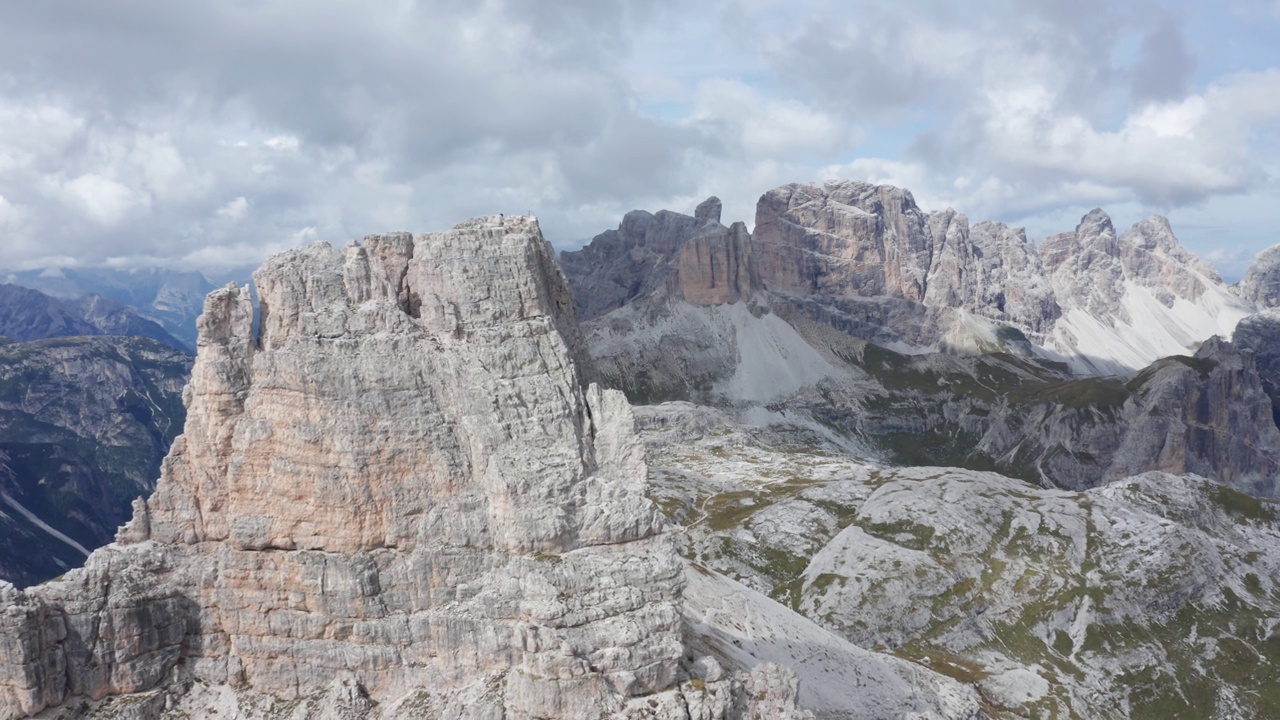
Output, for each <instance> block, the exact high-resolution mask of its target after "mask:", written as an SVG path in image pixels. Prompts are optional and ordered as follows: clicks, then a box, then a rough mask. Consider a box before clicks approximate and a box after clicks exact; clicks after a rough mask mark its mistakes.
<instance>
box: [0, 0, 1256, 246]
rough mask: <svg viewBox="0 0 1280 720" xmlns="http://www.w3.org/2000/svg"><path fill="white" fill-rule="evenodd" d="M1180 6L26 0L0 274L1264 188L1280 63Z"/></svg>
mask: <svg viewBox="0 0 1280 720" xmlns="http://www.w3.org/2000/svg"><path fill="white" fill-rule="evenodd" d="M1172 7H1173V6H1170V5H1168V4H1165V3H1160V2H1157V0H1134V2H1131V3H1111V2H1106V1H1105V0H1071V1H1068V0H1036V1H1035V2H1031V3H1025V2H1017V1H1016V0H977V1H976V2H974V3H966V4H964V5H956V4H954V3H946V2H942V0H922V2H920V3H912V4H898V5H891V4H885V3H875V2H870V1H869V0H854V1H853V2H837V1H836V0H791V1H790V2H786V3H783V2H778V1H777V0H720V1H718V2H712V3H705V4H702V5H697V6H690V5H688V4H679V3H674V2H671V0H567V1H566V2H564V3H553V4H546V3H543V4H530V3H522V2H516V1H515V0H483V1H482V2H477V3H462V2H457V1H456V0H423V1H418V2H412V1H403V0H372V1H371V2H368V3H356V2H347V1H344V0H261V1H260V2H252V3H249V2H227V3H172V2H166V1H165V0H130V2H127V3H117V4H114V5H112V6H110V7H107V6H103V5H101V4H90V5H85V4H83V3H73V2H71V0H48V1H47V2H41V3H10V4H7V5H6V6H5V7H4V9H3V10H0V68H4V71H3V72H0V197H3V198H4V204H0V228H2V229H3V232H4V242H2V243H0V267H4V268H9V267H18V266H29V265H31V264H35V263H39V262H43V261H45V260H50V259H58V258H62V259H63V260H60V261H59V262H62V261H65V260H66V259H68V258H75V260H74V262H80V263H86V264H94V263H101V262H107V261H108V260H110V261H111V262H114V263H117V264H118V263H127V262H137V263H146V262H163V263H175V262H179V263H180V262H186V263H205V264H216V265H223V266H225V265H235V264H248V263H254V262H257V261H258V260H260V259H261V257H262V255H264V254H265V253H267V252H269V251H270V250H271V249H274V248H279V247H287V246H288V245H289V244H290V243H298V242H303V241H304V240H306V239H307V238H311V237H316V238H323V239H327V240H331V241H334V242H343V241H345V240H346V239H348V238H351V237H358V236H361V235H363V234H366V233H368V232H377V231H385V230H394V229H410V230H423V229H432V228H441V227H448V226H450V225H452V224H453V223H456V222H458V221H460V220H462V219H465V218H466V217H468V216H470V215H474V214H488V213H493V212H509V213H522V212H527V211H533V212H536V213H538V214H539V215H540V216H541V219H542V227H543V228H544V230H545V231H546V232H547V234H548V236H549V237H550V238H551V239H552V241H553V242H555V243H556V244H557V245H558V246H560V247H573V246H574V245H576V244H577V243H579V242H581V241H582V240H584V239H586V238H589V237H590V236H592V235H594V234H595V233H596V232H599V231H600V230H602V229H604V228H607V227H612V226H615V225H616V224H617V222H618V220H619V218H620V217H621V216H622V214H623V213H625V212H626V211H628V210H630V209H633V208H636V207H642V208H648V209H658V208H662V207H671V208H673V209H682V210H685V211H691V210H692V207H693V206H694V205H695V204H696V203H697V202H698V201H700V200H701V199H703V198H705V197H706V196H707V195H710V194H716V195H719V196H720V197H721V198H722V199H723V200H724V203H725V213H724V217H725V219H726V220H734V219H744V220H748V221H750V220H751V218H752V216H753V213H754V203H755V200H756V198H757V197H758V196H759V194H760V193H762V192H764V191H767V190H768V189H770V188H771V187H774V186H777V185H780V184H783V183H787V182H793V181H808V180H817V179H822V178H824V177H827V176H832V175H837V174H839V175H844V176H852V177H861V178H870V179H875V180H882V181H887V182H894V183H896V184H901V185H904V186H905V187H908V188H909V189H911V190H912V191H913V192H914V193H915V194H916V196H917V199H918V200H920V202H921V204H922V205H925V206H926V207H941V206H945V205H952V206H954V207H956V208H957V209H960V210H962V211H964V212H966V213H968V214H969V215H970V216H971V217H974V218H975V219H977V218H985V217H996V218H999V219H1006V220H1014V219H1023V218H1040V219H1041V220H1036V221H1035V222H1041V221H1044V222H1047V220H1045V219H1051V220H1052V221H1054V222H1057V221H1059V220H1060V219H1061V218H1062V217H1063V216H1064V215H1063V213H1066V214H1067V215H1069V214H1070V213H1071V212H1075V208H1076V207H1077V206H1079V205H1081V204H1089V205H1090V206H1092V205H1095V204H1106V205H1108V206H1110V205H1113V204H1123V205H1126V206H1134V207H1135V208H1137V206H1138V205H1144V206H1150V207H1144V208H1142V209H1144V210H1147V211H1149V210H1151V209H1163V210H1172V209H1178V208H1189V207H1194V206H1200V205H1205V204H1208V205H1212V204H1213V203H1215V202H1217V201H1218V200H1219V199H1220V198H1222V197H1226V196H1238V197H1248V198H1257V197H1265V196H1266V193H1259V192H1258V190H1259V188H1261V187H1264V186H1265V183H1267V182H1269V181H1270V180H1269V179H1270V178H1271V177H1272V176H1273V174H1274V173H1276V172H1277V169H1278V168H1280V158H1278V157H1277V153H1276V152H1275V151H1274V150H1269V149H1268V148H1269V147H1273V146H1274V142H1272V140H1271V139H1269V138H1272V139H1273V136H1269V135H1268V133H1273V132H1274V131H1275V129H1276V126H1277V120H1278V118H1280V115H1278V113H1277V107H1276V104H1277V100H1276V98H1277V97H1280V87H1278V85H1277V78H1276V74H1275V73H1276V72H1278V71H1276V70H1273V69H1270V68H1269V67H1261V66H1260V67H1241V68H1235V69H1234V70H1233V71H1232V74H1229V75H1222V74H1221V73H1219V74H1217V75H1213V74H1209V73H1208V71H1207V68H1206V65H1205V62H1204V57H1205V55H1204V50H1205V48H1206V45H1205V43H1206V40H1205V38H1204V36H1203V33H1204V32H1205V30H1204V29H1202V28H1196V27H1194V26H1193V25H1192V24H1191V19H1190V15H1187V16H1184V15H1181V14H1179V12H1182V13H1189V12H1190V11H1189V10H1187V9H1185V8H1183V9H1181V10H1177V9H1176V8H1175V9H1170V8H1172ZM1222 22H1224V23H1231V22H1237V21H1236V20H1233V19H1231V18H1230V17H1225V16H1224V18H1223V19H1222ZM1241 22H1242V21H1241ZM1228 27H1230V26H1228ZM1219 40H1221V39H1220V38H1219ZM1248 41H1249V40H1248V36H1247V35H1245V34H1238V39H1233V40H1232V42H1240V43H1244V42H1248ZM1259 56H1265V57H1267V58H1270V57H1272V55H1271V53H1270V50H1269V48H1262V49H1261V50H1260V51H1259ZM1274 64H1275V63H1271V65H1274ZM1250 202H1254V203H1259V202H1261V201H1260V200H1251V201H1250ZM1215 207H1216V206H1215ZM1233 207H1234V206H1233ZM1249 207H1254V206H1252V205H1250V206H1249ZM1064 208H1070V210H1064ZM1136 211H1137V210H1136V209H1135V212H1136ZM1247 212H1252V213H1254V214H1255V215H1256V214H1257V213H1258V212H1261V211H1259V210H1256V209H1254V210H1249V211H1247ZM1028 222H1032V221H1031V220H1029V221H1028ZM308 229H309V230H308ZM299 233H304V235H305V237H304V235H300V234H299ZM307 233H309V234H307Z"/></svg>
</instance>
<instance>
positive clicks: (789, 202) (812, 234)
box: [752, 181, 932, 302]
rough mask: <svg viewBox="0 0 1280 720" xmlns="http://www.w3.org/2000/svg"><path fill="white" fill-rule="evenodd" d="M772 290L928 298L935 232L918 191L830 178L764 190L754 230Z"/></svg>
mask: <svg viewBox="0 0 1280 720" xmlns="http://www.w3.org/2000/svg"><path fill="white" fill-rule="evenodd" d="M752 239H753V241H754V244H755V247H756V252H757V255H758V257H757V263H758V265H759V267H760V271H761V274H762V276H763V277H764V278H765V283H766V285H767V286H768V287H769V289H771V290H776V291H778V292H783V293H788V294H792V295H827V296H837V297H838V296H850V295H857V296H880V295H883V296H887V297H893V298H904V299H906V300H914V301H917V302H920V301H923V300H924V295H925V289H926V282H927V276H928V272H929V265H930V256H931V249H932V248H931V245H932V237H931V236H930V234H929V228H928V223H927V218H926V216H925V214H924V212H922V211H921V210H920V208H918V207H917V206H916V203H915V199H914V198H913V197H912V196H911V193H909V192H907V191H906V190H902V189H900V188H895V187H892V186H888V185H871V184H869V183H863V182H849V181H829V182H827V183H826V184H825V185H823V186H821V187H819V186H817V185H799V184H792V185H786V186H784V187H780V188H778V189H776V190H771V191H769V192H767V193H765V194H764V195H763V196H762V197H761V198H760V202H759V204H758V205H757V206H756V228H755V233H754V235H753V237H752Z"/></svg>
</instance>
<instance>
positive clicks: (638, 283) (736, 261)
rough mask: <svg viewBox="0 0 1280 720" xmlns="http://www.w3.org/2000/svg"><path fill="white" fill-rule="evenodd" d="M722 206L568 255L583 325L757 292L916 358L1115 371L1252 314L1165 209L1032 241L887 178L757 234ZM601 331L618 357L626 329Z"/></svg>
mask: <svg viewBox="0 0 1280 720" xmlns="http://www.w3.org/2000/svg"><path fill="white" fill-rule="evenodd" d="M713 205H714V210H715V212H712V211H711V208H710V207H708V208H707V209H706V211H705V212H697V213H695V216H693V217H690V216H686V215H680V214H678V213H671V212H668V211H662V212H659V213H657V214H656V215H650V214H649V213H642V212H639V211H637V212H633V213H630V214H628V215H627V217H626V218H624V220H623V223H622V225H621V226H620V227H619V228H618V230H616V231H609V232H607V233H603V234H601V235H599V236H597V237H596V238H595V239H594V240H593V241H592V242H591V244H590V245H588V246H587V247H586V248H584V249H583V250H581V251H577V252H565V253H562V254H561V262H562V264H563V266H564V268H565V272H566V274H567V275H568V276H569V278H570V283H571V284H572V285H573V287H574V291H575V295H576V297H577V298H578V303H579V305H580V307H581V309H582V313H583V317H584V319H586V320H589V321H592V322H594V321H595V319H596V318H599V317H601V316H603V315H605V314H607V313H609V312H612V311H614V310H617V309H619V308H621V307H623V306H625V305H628V304H635V303H640V304H642V305H645V306H646V307H645V308H644V309H643V311H642V312H641V314H642V315H644V316H646V317H649V318H650V321H649V322H650V324H651V325H653V326H655V327H657V326H661V325H662V324H663V322H661V321H659V320H658V318H660V317H663V316H666V315H679V314H680V313H679V311H671V310H670V308H669V306H670V305H671V303H673V302H679V301H686V302H688V303H690V304H692V305H694V306H712V305H721V304H732V303H734V302H738V301H749V302H751V304H752V306H753V312H757V314H759V313H758V311H759V310H761V309H763V308H773V309H775V310H777V311H779V312H785V313H787V314H788V315H791V316H802V317H804V318H806V319H808V320H813V321H816V322H821V323H829V324H832V325H833V327H837V328H838V329H840V330H841V331H842V332H845V333H847V334H850V335H853V336H854V337H857V338H860V339H863V340H869V341H872V342H875V343H879V344H882V345H885V346H887V347H895V348H899V349H906V350H908V351H910V352H932V351H937V350H944V351H948V352H959V353H974V352H990V351H992V350H1004V351H1011V352H1016V353H1018V354H1023V355H1027V354H1030V353H1032V352H1035V353H1037V354H1039V355H1041V356H1043V357H1048V358H1051V359H1054V360H1064V361H1066V362H1067V363H1068V364H1069V365H1071V367H1072V369H1073V370H1074V371H1076V372H1077V373H1082V374H1092V375H1105V374H1115V373H1124V372H1130V371H1134V370H1139V369H1141V368H1143V367H1145V366H1146V365H1147V364H1149V363H1151V362H1152V361H1154V360H1157V359H1159V358H1161V357H1166V356H1169V355H1174V354H1181V353H1186V352H1188V351H1190V350H1191V349H1193V348H1194V347H1196V346H1197V345H1198V344H1199V343H1200V342H1202V341H1204V340H1205V339H1207V338H1208V337H1210V336H1212V335H1214V334H1220V335H1224V336H1229V335H1230V333H1231V331H1232V329H1233V328H1234V326H1235V323H1236V322H1238V321H1239V319H1240V318H1242V317H1244V316H1246V315H1247V314H1249V313H1250V312H1252V311H1253V304H1252V302H1251V301H1249V300H1242V299H1241V298H1239V297H1237V296H1235V295H1232V294H1231V293H1230V292H1228V290H1227V289H1226V288H1225V287H1224V286H1223V284H1222V279H1221V278H1220V277H1219V276H1218V274H1217V273H1216V272H1215V271H1214V269H1213V267H1212V266H1211V265H1209V263H1207V262H1205V261H1204V260H1202V259H1200V258H1197V257H1196V256H1195V255H1193V254H1192V253H1190V252H1188V251H1187V250H1186V249H1185V248H1183V247H1182V246H1181V245H1180V244H1179V243H1178V240H1177V238H1176V237H1174V235H1173V232H1172V229H1171V228H1170V226H1169V222H1168V220H1166V219H1165V218H1162V217H1160V216H1152V217H1150V218H1147V219H1146V220H1143V221H1141V222H1139V223H1137V224H1135V225H1134V226H1133V227H1131V228H1130V229H1129V230H1127V231H1125V232H1124V233H1119V232H1117V230H1116V228H1115V227H1114V225H1113V224H1112V222H1111V218H1110V217H1108V216H1107V214H1106V213H1105V212H1103V211H1102V210H1093V211H1091V212H1090V213H1088V214H1087V215H1085V217H1084V218H1082V219H1081V221H1080V224H1079V225H1078V226H1077V227H1076V229H1075V230H1074V231H1072V232H1066V233H1060V234H1058V235H1054V236H1053V237H1050V238H1048V239H1047V240H1046V241H1045V242H1044V244H1043V246H1042V247H1037V246H1036V245H1035V243H1033V242H1032V241H1030V240H1029V239H1028V238H1027V236H1026V233H1025V232H1024V231H1023V230H1022V229H1021V228H1010V227H1008V226H1006V225H1004V224H1002V223H997V222H979V223H976V224H972V225H971V224H970V222H969V219H968V218H967V217H965V216H964V215H962V214H960V213H957V212H956V211H954V210H951V209H947V210H942V211H938V212H933V213H926V212H924V211H923V210H921V209H920V208H919V206H917V205H916V202H915V199H914V198H913V197H912V195H911V193H910V192H908V191H906V190H903V189H901V188H896V187H892V186H888V185H872V184H868V183H863V182H852V181H828V182H826V183H823V184H821V185H818V184H791V185H786V186H783V187H780V188H777V189H774V190H771V191H769V192H767V193H765V194H764V195H762V196H761V197H760V200H759V202H758V203H757V206H756V218H755V220H756V225H755V230H754V232H752V233H751V234H748V233H747V232H746V229H745V227H740V226H739V225H734V226H733V227H732V228H729V229H728V231H727V234H726V230H725V228H724V226H723V225H720V224H719V222H718V220H719V212H718V210H719V206H718V202H717V203H714V204H713ZM748 289H749V291H748ZM632 324H633V325H634V323H632ZM598 325H599V323H596V326H598ZM593 330H594V328H593V327H589V328H588V331H589V332H592V331H593ZM1002 333H1003V335H1002ZM607 335H608V337H607V338H606V339H605V341H604V345H605V346H606V347H605V348H604V351H605V353H606V355H607V357H605V358H604V359H605V363H604V364H606V365H609V364H613V363H614V361H613V359H612V358H613V355H614V354H615V353H614V352H613V350H612V347H613V345H616V344H617V343H616V342H615V339H616V338H617V337H618V333H617V332H610V333H607ZM1010 339H1018V341H1017V342H1016V343H1010V342H1009V340H1010ZM1028 343H1029V344H1028ZM591 344H592V347H593V348H595V347H598V346H599V345H600V343H597V342H594V341H593V342H592V343H591ZM677 384H679V383H677ZM691 384H696V383H691Z"/></svg>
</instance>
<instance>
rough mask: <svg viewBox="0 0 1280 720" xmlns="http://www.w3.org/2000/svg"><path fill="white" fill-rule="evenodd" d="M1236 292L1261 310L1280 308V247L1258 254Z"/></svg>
mask: <svg viewBox="0 0 1280 720" xmlns="http://www.w3.org/2000/svg"><path fill="white" fill-rule="evenodd" d="M1234 290H1235V292H1236V294H1237V295H1239V296H1240V297H1242V298H1244V299H1245V300H1247V301H1249V302H1251V303H1254V304H1255V305H1257V306H1258V307H1259V308H1273V307H1277V306H1280V245H1273V246H1271V247H1269V248H1267V249H1266V250H1263V251H1262V252H1260V253H1258V256H1257V257H1256V258H1254V259H1253V264H1252V265H1250V266H1249V270H1248V271H1247V272H1246V273H1245V274H1244V278H1242V279H1241V280H1240V282H1239V283H1237V284H1236V285H1235V286H1234Z"/></svg>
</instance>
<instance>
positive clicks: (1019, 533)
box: [636, 402, 1280, 719]
mask: <svg viewBox="0 0 1280 720" xmlns="http://www.w3.org/2000/svg"><path fill="white" fill-rule="evenodd" d="M636 412H637V418H638V425H639V427H640V429H641V436H642V437H643V438H644V439H645V442H646V445H647V447H648V450H649V462H650V474H651V483H652V490H651V492H652V493H653V495H654V497H655V500H656V501H657V502H658V504H659V505H660V506H661V507H662V508H663V511H664V512H665V513H666V514H667V515H668V517H670V518H671V519H672V521H673V522H675V523H676V524H677V525H679V526H681V527H682V528H683V531H682V532H681V533H680V534H679V535H678V538H679V540H680V542H679V547H680V549H681V552H682V553H683V554H684V555H686V557H688V558H689V559H690V560H691V561H692V562H694V563H696V564H697V565H698V566H700V567H706V568H708V571H709V572H710V571H719V572H720V573H723V574H724V575H726V576H729V577H731V578H734V579H736V581H737V582H738V583H741V584H742V585H744V586H747V587H749V588H750V592H751V593H756V594H758V595H760V596H768V597H771V598H773V599H775V600H777V601H779V602H780V603H781V604H783V605H786V606H787V607H790V608H793V609H795V610H796V611H798V612H799V613H801V614H802V615H804V616H805V617H807V618H808V619H809V620H810V621H811V622H812V623H813V624H814V625H816V626H818V627H819V628H821V629H823V630H826V631H828V632H830V633H834V634H836V635H837V636H839V637H841V638H843V639H845V640H847V641H849V642H851V643H853V644H854V645H856V646H858V647H860V648H870V649H875V650H878V651H880V653H877V655H888V656H890V657H897V658H900V659H904V660H909V661H911V662H913V663H916V664H918V666H920V667H922V668H928V669H930V670H931V671H933V672H935V673H937V674H939V675H942V676H944V677H947V678H951V679H953V680H955V681H956V682H958V683H960V685H961V686H962V687H963V688H965V689H968V690H969V691H971V692H973V693H974V694H975V695H976V703H977V705H978V706H979V708H980V709H981V712H982V713H983V714H984V715H985V716H986V717H993V718H1034V717H1040V718H1043V717H1081V718H1153V719H1154V718H1162V719H1163V718H1175V717H1178V718H1181V717H1187V718H1190V717H1197V718H1200V717H1204V718H1208V717H1221V718H1261V717H1273V716H1275V715H1276V714H1277V713H1278V712H1280V670H1278V669H1280V635H1278V634H1277V617H1280V515H1278V514H1277V511H1278V510H1280V506H1277V505H1276V503H1274V502H1271V501H1265V500H1258V499H1255V498H1252V497H1250V496H1248V495H1244V494H1242V493H1239V492H1236V491H1233V490H1230V489H1228V488H1226V487H1224V486H1222V485H1220V484H1217V483H1214V482H1211V481H1207V480H1205V479H1204V478H1201V477H1198V476H1195V475H1171V474H1167V473H1160V472H1148V473H1143V474H1140V475H1136V476H1133V477H1128V478H1124V479H1121V480H1117V481H1115V482H1111V483H1108V484H1106V485H1104V486H1100V487H1097V488H1093V489H1090V490H1088V491H1085V492H1074V491H1063V490H1053V489H1042V488H1037V487H1034V486H1032V485H1029V484H1028V483H1026V482H1024V481H1020V480H1016V479H1012V478H1008V477H1005V476H1001V475H998V474H995V473H987V472H975V471H970V470H961V469H956V468H941V467H927V466H921V467H897V466H888V465H884V464H881V463H877V462H873V461H868V460H866V459H865V456H864V457H862V458H860V457H859V450H858V449H857V448H850V447H848V446H846V445H843V444H840V443H839V442H837V440H838V438H833V437H831V436H830V435H829V434H827V433H826V432H825V428H823V427H822V426H821V425H809V424H806V423H804V422H803V421H801V422H796V420H797V418H796V417H794V416H789V415H785V414H762V413H761V412H759V411H755V410H753V411H748V412H745V413H741V414H734V413H726V412H725V411H722V410H717V409H714V408H709V407H705V406H697V405H692V404H690V403H684V402H672V403H665V404H662V405H655V406H649V407H643V408H637V410H636ZM801 420H802V419H801ZM690 587H691V590H692V591H697V592H700V590H694V584H693V583H691V585H690ZM720 592H723V591H720ZM747 594H748V592H747V591H745V590H744V591H740V592H739V593H738V596H744V595H747ZM743 616H744V619H743V620H742V621H741V622H743V623H749V622H750V620H749V619H747V618H749V617H750V616H749V615H747V614H746V613H743ZM931 682H936V681H931ZM849 684H851V683H846V684H845V685H844V686H848V685H849ZM804 689H805V686H804V684H803V683H802V686H801V692H802V695H803V692H804ZM868 716H869V717H895V715H891V714H882V715H876V714H872V715H868Z"/></svg>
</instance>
